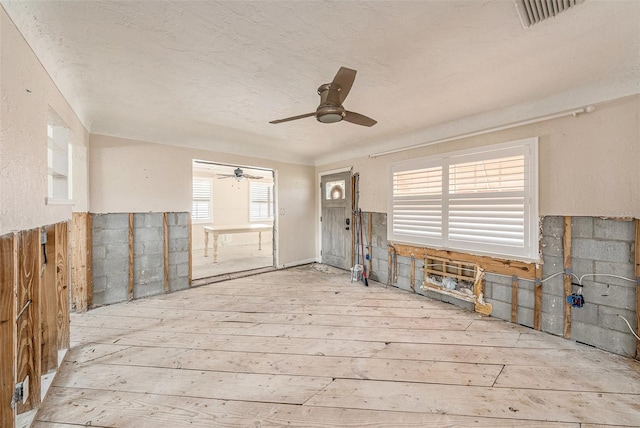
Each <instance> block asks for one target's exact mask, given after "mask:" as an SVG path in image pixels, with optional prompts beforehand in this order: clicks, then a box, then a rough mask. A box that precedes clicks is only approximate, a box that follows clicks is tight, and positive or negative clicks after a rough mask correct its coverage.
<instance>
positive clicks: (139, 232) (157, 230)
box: [133, 227, 164, 242]
mask: <svg viewBox="0 0 640 428" xmlns="http://www.w3.org/2000/svg"><path fill="white" fill-rule="evenodd" d="M133 240H134V242H135V241H142V242H148V241H164V231H163V230H162V227H136V228H135V229H134V232H133Z"/></svg>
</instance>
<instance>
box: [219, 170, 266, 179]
mask: <svg viewBox="0 0 640 428" xmlns="http://www.w3.org/2000/svg"><path fill="white" fill-rule="evenodd" d="M224 178H234V179H235V180H236V181H240V180H242V179H243V178H250V179H252V180H261V179H262V178H264V177H260V176H257V175H251V174H245V173H244V171H242V169H241V168H236V169H234V170H233V174H218V180H221V179H224Z"/></svg>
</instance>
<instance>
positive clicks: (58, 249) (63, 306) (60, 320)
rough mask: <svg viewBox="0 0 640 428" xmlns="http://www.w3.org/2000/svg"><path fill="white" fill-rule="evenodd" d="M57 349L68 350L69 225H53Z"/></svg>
mask: <svg viewBox="0 0 640 428" xmlns="http://www.w3.org/2000/svg"><path fill="white" fill-rule="evenodd" d="M55 235H56V240H55V254H56V259H55V264H56V291H57V299H56V300H57V326H58V327H57V328H58V349H68V348H69V337H70V336H69V323H70V318H69V300H70V296H69V224H68V223H66V222H65V223H58V224H56V225H55Z"/></svg>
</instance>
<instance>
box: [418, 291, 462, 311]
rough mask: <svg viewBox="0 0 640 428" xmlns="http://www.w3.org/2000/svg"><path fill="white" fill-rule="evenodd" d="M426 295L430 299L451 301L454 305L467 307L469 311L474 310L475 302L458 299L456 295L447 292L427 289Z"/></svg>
mask: <svg viewBox="0 0 640 428" xmlns="http://www.w3.org/2000/svg"><path fill="white" fill-rule="evenodd" d="M424 295H425V296H426V297H428V298H430V299H433V300H438V301H440V302H445V303H450V304H452V305H454V306H457V307H459V308H462V309H465V310H467V311H471V312H473V310H474V305H473V303H471V302H467V301H466V300H460V299H456V298H455V297H452V296H449V295H446V294H440V293H437V292H435V291H432V290H426V291H425V294H424Z"/></svg>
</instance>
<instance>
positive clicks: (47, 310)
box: [40, 225, 58, 373]
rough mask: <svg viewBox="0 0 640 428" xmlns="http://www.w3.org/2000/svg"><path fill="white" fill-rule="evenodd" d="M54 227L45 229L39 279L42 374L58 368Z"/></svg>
mask: <svg viewBox="0 0 640 428" xmlns="http://www.w3.org/2000/svg"><path fill="white" fill-rule="evenodd" d="M55 229H56V228H55V226H53V225H51V226H47V227H46V228H45V230H46V234H47V243H46V244H45V246H44V249H43V250H41V251H44V252H45V253H44V254H45V255H46V263H45V264H44V265H43V268H44V269H43V270H42V275H41V277H40V334H41V342H40V349H41V355H42V361H41V370H42V373H48V372H49V371H51V370H55V369H56V368H57V367H58V321H57V318H58V302H57V300H58V290H57V284H56V279H57V278H56V276H57V275H56V237H55V232H56V230H55Z"/></svg>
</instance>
